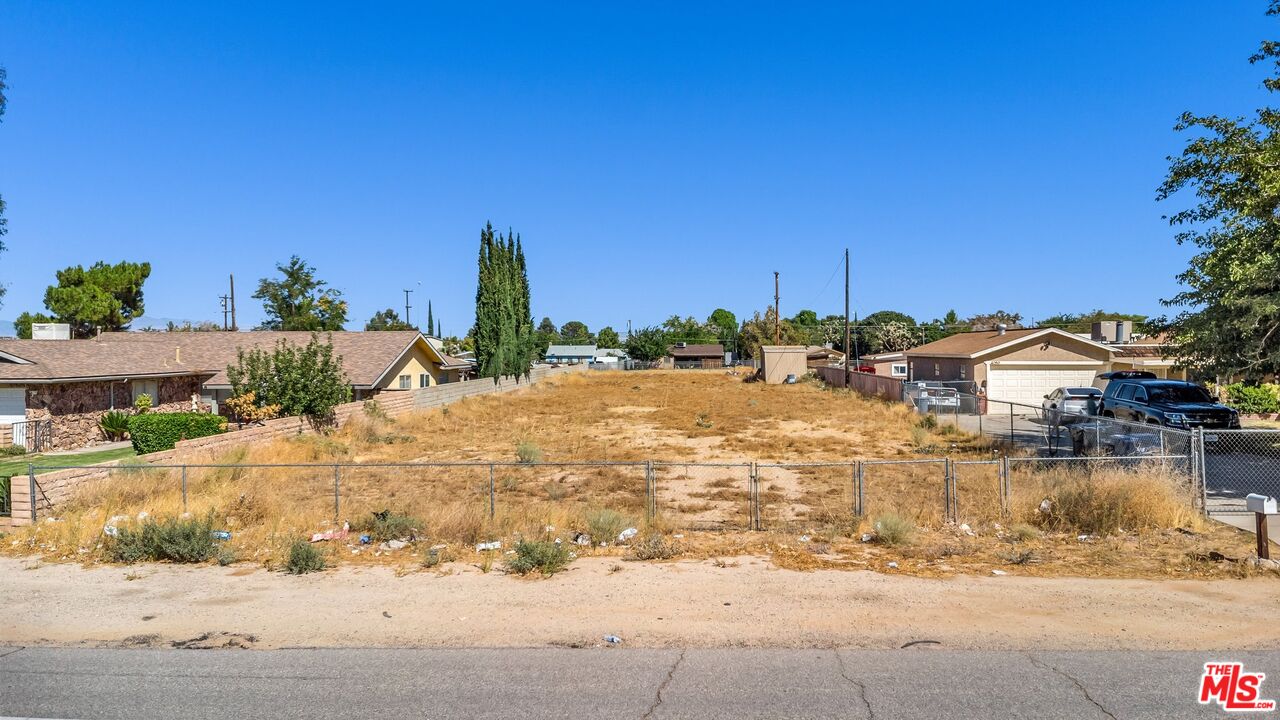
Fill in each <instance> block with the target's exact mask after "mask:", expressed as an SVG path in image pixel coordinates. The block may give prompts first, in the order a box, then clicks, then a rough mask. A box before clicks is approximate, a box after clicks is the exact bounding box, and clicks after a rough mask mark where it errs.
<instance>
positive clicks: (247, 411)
mask: <svg viewBox="0 0 1280 720" xmlns="http://www.w3.org/2000/svg"><path fill="white" fill-rule="evenodd" d="M223 405H224V406H225V407H226V408H227V410H228V411H230V412H231V416H232V417H234V418H235V419H236V420H237V421H238V422H242V423H255V422H263V421H265V420H271V419H273V418H276V417H279V416H280V406H279V405H259V404H258V398H257V395H255V394H254V393H253V392H252V391H250V392H247V393H244V394H243V395H237V396H235V397H233V398H231V399H229V400H227V401H226V402H225V403H223Z"/></svg>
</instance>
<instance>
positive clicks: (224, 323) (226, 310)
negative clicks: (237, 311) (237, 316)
mask: <svg viewBox="0 0 1280 720" xmlns="http://www.w3.org/2000/svg"><path fill="white" fill-rule="evenodd" d="M218 299H219V300H221V301H222V329H223V330H226V329H227V315H228V314H230V312H231V304H230V303H229V302H227V301H228V300H230V299H231V296H230V295H219V296H218Z"/></svg>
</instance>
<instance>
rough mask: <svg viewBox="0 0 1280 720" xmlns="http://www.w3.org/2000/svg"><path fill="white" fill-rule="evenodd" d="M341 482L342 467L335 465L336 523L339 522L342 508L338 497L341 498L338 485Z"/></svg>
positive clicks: (334, 515) (334, 517) (334, 509)
mask: <svg viewBox="0 0 1280 720" xmlns="http://www.w3.org/2000/svg"><path fill="white" fill-rule="evenodd" d="M341 481H342V466H341V465H334V466H333V520H334V522H337V520H338V517H339V516H340V515H341V506H340V505H339V502H338V497H339V496H338V483H340V482H341Z"/></svg>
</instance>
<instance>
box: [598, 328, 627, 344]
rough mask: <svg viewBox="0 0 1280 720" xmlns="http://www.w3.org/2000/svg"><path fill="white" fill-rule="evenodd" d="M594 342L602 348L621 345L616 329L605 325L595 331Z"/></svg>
mask: <svg viewBox="0 0 1280 720" xmlns="http://www.w3.org/2000/svg"><path fill="white" fill-rule="evenodd" d="M596 344H597V345H599V346H600V347H603V348H616V347H621V346H622V340H621V338H619V337H618V332H617V331H616V330H614V329H613V328H611V327H608V326H605V327H603V328H601V329H600V332H598V333H596Z"/></svg>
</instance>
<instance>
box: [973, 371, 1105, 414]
mask: <svg viewBox="0 0 1280 720" xmlns="http://www.w3.org/2000/svg"><path fill="white" fill-rule="evenodd" d="M1099 367H1100V366H1099ZM1098 372H1099V370H1098V368H1093V367H1090V368H1080V367H1079V366H1065V367H1064V366H1060V365H1059V366H1053V365H1045V366H1036V367H1027V366H1023V367H1003V368H997V367H992V368H991V370H990V371H989V372H988V373H987V397H988V398H990V399H992V400H1004V401H1005V402H1013V403H1022V404H1025V405H1036V406H1039V405H1040V403H1041V402H1042V401H1044V396H1045V395H1048V394H1049V393H1051V392H1053V391H1054V390H1055V389H1056V388H1060V387H1067V386H1076V387H1089V386H1090V385H1092V384H1093V376H1094V375H1096V374H1098Z"/></svg>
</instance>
